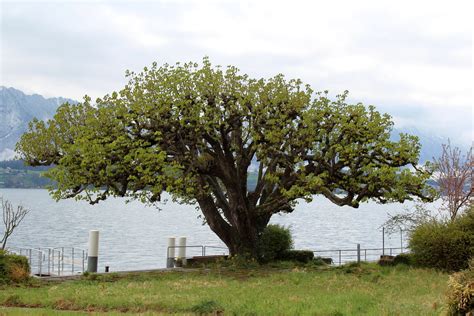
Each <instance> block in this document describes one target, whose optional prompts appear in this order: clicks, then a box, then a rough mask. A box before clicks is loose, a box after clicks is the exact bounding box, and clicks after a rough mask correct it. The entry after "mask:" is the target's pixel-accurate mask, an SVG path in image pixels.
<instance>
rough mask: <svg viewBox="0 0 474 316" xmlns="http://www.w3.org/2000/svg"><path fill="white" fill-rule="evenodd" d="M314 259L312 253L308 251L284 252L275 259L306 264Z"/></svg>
mask: <svg viewBox="0 0 474 316" xmlns="http://www.w3.org/2000/svg"><path fill="white" fill-rule="evenodd" d="M313 258H314V252H312V251H310V250H285V251H283V253H282V254H281V255H280V257H278V258H277V259H280V260H288V261H296V262H301V263H308V262H310V261H311V260H313Z"/></svg>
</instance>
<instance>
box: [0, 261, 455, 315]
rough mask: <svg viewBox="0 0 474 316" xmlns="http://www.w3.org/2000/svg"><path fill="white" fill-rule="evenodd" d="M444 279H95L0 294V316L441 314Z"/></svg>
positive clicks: (400, 275) (373, 271)
mask: <svg viewBox="0 0 474 316" xmlns="http://www.w3.org/2000/svg"><path fill="white" fill-rule="evenodd" d="M447 279H448V275H447V274H444V273H441V272H437V271H434V270H427V269H415V268H409V267H407V266H397V267H379V266H376V265H375V264H364V265H362V266H360V267H357V266H347V267H342V268H319V269H318V268H294V269H289V270H281V269H272V268H257V269H230V268H228V269H211V270H200V271H193V272H149V273H141V274H129V275H117V274H109V275H92V276H89V277H87V278H84V279H82V280H76V281H65V282H54V283H53V282H49V283H46V282H40V281H38V282H33V283H32V284H31V285H29V286H20V287H15V286H9V287H3V288H1V290H0V305H2V307H0V315H1V314H12V315H24V314H31V315H49V314H51V315H56V314H62V313H61V311H66V313H72V311H77V312H78V314H80V313H81V312H98V313H100V312H112V313H116V314H119V313H123V312H130V313H132V312H136V313H143V314H145V315H146V314H159V313H164V314H167V313H169V314H189V315H192V314H205V313H211V314H217V315H220V314H221V313H223V314H224V315H439V314H440V313H442V312H443V310H444V292H445V290H446V282H447Z"/></svg>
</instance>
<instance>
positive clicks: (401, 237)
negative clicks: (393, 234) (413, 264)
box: [400, 227, 403, 253]
mask: <svg viewBox="0 0 474 316" xmlns="http://www.w3.org/2000/svg"><path fill="white" fill-rule="evenodd" d="M400 253H403V230H402V228H401V227H400Z"/></svg>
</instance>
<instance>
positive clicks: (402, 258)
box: [393, 253, 414, 265]
mask: <svg viewBox="0 0 474 316" xmlns="http://www.w3.org/2000/svg"><path fill="white" fill-rule="evenodd" d="M413 262H414V260H413V255H412V254H410V253H401V254H399V255H397V256H395V258H393V264H394V265H398V264H406V265H412V264H413Z"/></svg>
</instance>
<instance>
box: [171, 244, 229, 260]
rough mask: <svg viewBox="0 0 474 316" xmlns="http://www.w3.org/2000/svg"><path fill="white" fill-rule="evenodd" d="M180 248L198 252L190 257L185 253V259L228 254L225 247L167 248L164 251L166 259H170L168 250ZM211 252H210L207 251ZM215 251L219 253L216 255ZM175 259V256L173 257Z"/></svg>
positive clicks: (193, 246) (192, 246)
mask: <svg viewBox="0 0 474 316" xmlns="http://www.w3.org/2000/svg"><path fill="white" fill-rule="evenodd" d="M180 248H185V249H188V248H189V249H198V251H197V252H196V251H194V252H193V254H192V255H190V254H189V253H188V252H187V251H186V257H187V258H189V257H190V256H193V255H194V256H207V255H210V253H211V255H217V254H219V255H227V254H229V249H228V248H227V247H221V246H204V245H191V246H168V248H167V249H166V259H170V258H171V257H170V249H180ZM209 250H211V251H209ZM216 250H217V251H218V252H219V253H216ZM175 257H177V256H175Z"/></svg>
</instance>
